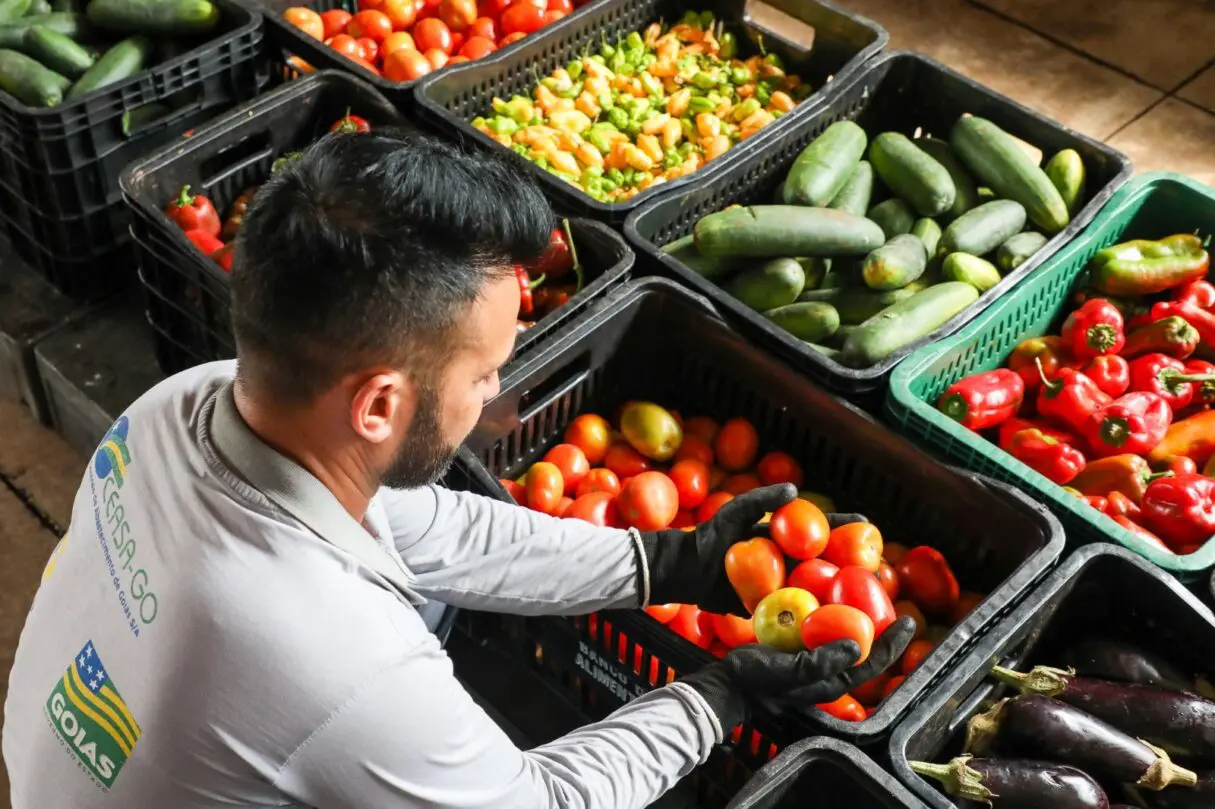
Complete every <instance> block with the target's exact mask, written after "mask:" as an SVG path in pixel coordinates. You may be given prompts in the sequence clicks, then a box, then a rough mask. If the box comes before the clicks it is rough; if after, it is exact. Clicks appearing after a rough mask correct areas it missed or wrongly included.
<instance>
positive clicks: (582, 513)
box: [561, 492, 617, 528]
mask: <svg viewBox="0 0 1215 809" xmlns="http://www.w3.org/2000/svg"><path fill="white" fill-rule="evenodd" d="M561 516H563V517H565V518H567V519H572V520H582V521H583V522H589V523H590V524H591V525H598V526H599V527H600V528H606V527H607V526H610V525H613V524H615V523H616V516H617V515H616V497H615V495H613V494H610V493H608V492H589V493H588V494H584V495H582V496H580V497H578V498H576V499H575V500H574V502H573V503H572V504H571V505H570V507H569V509H568V510H566V512H565V513H564V514H562V515H561Z"/></svg>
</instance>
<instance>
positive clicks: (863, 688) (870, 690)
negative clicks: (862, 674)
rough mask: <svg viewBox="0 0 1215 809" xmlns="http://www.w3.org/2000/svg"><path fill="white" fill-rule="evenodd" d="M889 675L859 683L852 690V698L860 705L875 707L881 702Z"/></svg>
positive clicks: (881, 675)
mask: <svg viewBox="0 0 1215 809" xmlns="http://www.w3.org/2000/svg"><path fill="white" fill-rule="evenodd" d="M890 678H891V675H890V674H884V673H883V674H879V675H878V676H876V677H874V678H873V679H872V680H870V681H869V682H867V683H861V684H860V685H858V686H857V687H856V688H854V689H852V696H854V697H856V700H857V702H859V703H861V704H862V705H877V704H878V703H879V702H881V701H882V694H883V693H884V692H885V691H886V686H887V685H889V684H890Z"/></svg>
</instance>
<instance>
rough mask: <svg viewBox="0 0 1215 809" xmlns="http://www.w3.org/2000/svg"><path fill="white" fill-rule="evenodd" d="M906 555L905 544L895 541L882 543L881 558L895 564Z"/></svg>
mask: <svg viewBox="0 0 1215 809" xmlns="http://www.w3.org/2000/svg"><path fill="white" fill-rule="evenodd" d="M906 555H907V546H906V545H900V544H899V543H897V542H887V543H885V544H884V545H882V558H883V559H885V560H886V561H887V562H889V563H890V564H892V565H897V564H898V563H899V562H900V561H901V560H902V558H903V557H904V556H906Z"/></svg>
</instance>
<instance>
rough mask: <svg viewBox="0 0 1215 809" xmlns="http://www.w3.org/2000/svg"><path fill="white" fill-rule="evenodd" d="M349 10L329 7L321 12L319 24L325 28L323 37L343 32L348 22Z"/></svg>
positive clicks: (326, 37) (327, 37)
mask: <svg viewBox="0 0 1215 809" xmlns="http://www.w3.org/2000/svg"><path fill="white" fill-rule="evenodd" d="M350 16H351V15H350V12H349V11H347V10H346V9H344V8H331V9H329V10H328V11H326V12H324V13H323V14H321V25H322V26H323V27H324V29H325V39H329V38H330V37H335V36H337V35H338V34H342V33H345V31H346V23H348V22H350Z"/></svg>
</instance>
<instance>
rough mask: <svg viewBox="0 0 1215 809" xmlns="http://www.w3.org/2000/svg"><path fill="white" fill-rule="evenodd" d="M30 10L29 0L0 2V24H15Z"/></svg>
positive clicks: (1, 0) (2, 0)
mask: <svg viewBox="0 0 1215 809" xmlns="http://www.w3.org/2000/svg"><path fill="white" fill-rule="evenodd" d="M29 10H30V0H0V23H8V22H16V21H17V20H19V19H21V18H22V17H24V16H25V13H26V12H27V11H29Z"/></svg>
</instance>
